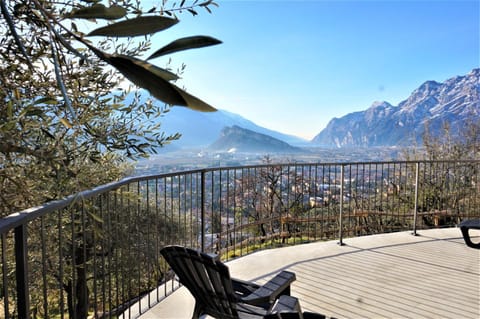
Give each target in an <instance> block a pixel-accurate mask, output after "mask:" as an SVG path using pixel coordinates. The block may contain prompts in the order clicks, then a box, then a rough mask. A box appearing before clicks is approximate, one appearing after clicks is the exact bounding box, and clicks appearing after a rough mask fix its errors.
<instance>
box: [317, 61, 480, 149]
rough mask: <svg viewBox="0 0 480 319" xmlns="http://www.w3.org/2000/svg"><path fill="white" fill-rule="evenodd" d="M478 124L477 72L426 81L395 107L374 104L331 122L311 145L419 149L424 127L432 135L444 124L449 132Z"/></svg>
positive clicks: (479, 76)
mask: <svg viewBox="0 0 480 319" xmlns="http://www.w3.org/2000/svg"><path fill="white" fill-rule="evenodd" d="M468 121H477V122H480V69H474V70H472V71H471V72H470V73H468V74H467V75H465V76H456V77H453V78H451V79H448V80H446V81H445V82H443V83H439V82H435V81H427V82H425V83H423V84H422V85H420V87H418V88H417V89H416V90H415V91H413V92H412V94H411V95H410V96H409V97H408V98H407V99H406V100H404V101H402V102H400V104H399V105H398V106H393V105H391V104H389V103H388V102H385V101H382V102H375V103H373V104H372V105H371V106H370V108H368V109H367V110H365V111H361V112H355V113H350V114H347V115H345V116H343V117H341V118H334V119H332V120H331V121H330V122H329V123H328V125H327V127H326V128H325V129H324V130H322V131H321V132H320V133H319V134H318V135H317V136H315V137H314V138H313V140H312V141H311V142H312V143H313V144H315V145H318V146H326V147H372V146H405V145H412V144H415V145H421V144H422V136H423V134H424V132H425V129H426V127H428V130H429V134H432V135H436V134H438V133H439V131H440V130H441V129H442V126H443V124H444V123H448V124H449V125H450V128H451V132H455V131H458V129H459V128H461V127H462V126H464V125H465V124H466V123H467V122H468Z"/></svg>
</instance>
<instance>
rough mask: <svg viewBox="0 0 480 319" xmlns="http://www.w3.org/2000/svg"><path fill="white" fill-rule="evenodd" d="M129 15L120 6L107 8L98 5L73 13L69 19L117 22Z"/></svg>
mask: <svg viewBox="0 0 480 319" xmlns="http://www.w3.org/2000/svg"><path fill="white" fill-rule="evenodd" d="M126 15H127V10H126V9H125V8H123V7H120V6H116V5H114V6H111V7H106V6H104V5H103V4H101V3H96V4H94V5H93V6H90V7H84V8H81V9H78V10H74V11H72V12H71V13H70V14H69V15H68V17H69V18H79V19H106V20H116V19H120V18H123V17H124V16H126Z"/></svg>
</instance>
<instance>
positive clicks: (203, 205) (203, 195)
mask: <svg viewBox="0 0 480 319" xmlns="http://www.w3.org/2000/svg"><path fill="white" fill-rule="evenodd" d="M201 188H202V190H201V194H200V201H201V203H200V214H201V217H200V220H201V221H200V224H201V228H202V229H201V230H200V236H201V237H200V238H201V239H200V243H201V251H202V252H204V251H205V189H206V187H205V171H204V170H202V175H201Z"/></svg>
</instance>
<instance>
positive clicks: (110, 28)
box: [88, 16, 178, 37]
mask: <svg viewBox="0 0 480 319" xmlns="http://www.w3.org/2000/svg"><path fill="white" fill-rule="evenodd" d="M177 23H178V20H177V19H172V18H168V17H162V16H146V17H142V16H140V17H137V18H133V19H129V20H123V21H120V22H117V23H113V24H110V25H107V26H105V27H101V28H98V29H95V30H93V31H92V32H90V33H89V34H88V36H96V35H101V36H109V37H135V36H139V35H147V34H153V33H155V32H158V31H162V30H165V29H168V28H170V27H171V26H173V25H175V24H177Z"/></svg>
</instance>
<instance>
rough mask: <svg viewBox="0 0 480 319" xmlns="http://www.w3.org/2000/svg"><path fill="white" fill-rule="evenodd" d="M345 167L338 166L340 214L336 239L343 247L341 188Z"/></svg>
mask: <svg viewBox="0 0 480 319" xmlns="http://www.w3.org/2000/svg"><path fill="white" fill-rule="evenodd" d="M344 168H345V165H344V164H342V165H341V166H340V213H339V217H338V218H339V231H338V237H339V242H338V244H339V245H340V246H343V245H344V244H343V186H344V181H343V180H344V176H345V169H344Z"/></svg>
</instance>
